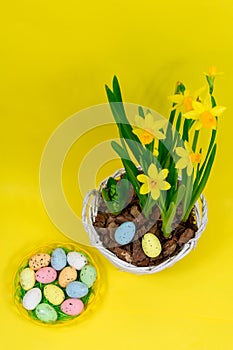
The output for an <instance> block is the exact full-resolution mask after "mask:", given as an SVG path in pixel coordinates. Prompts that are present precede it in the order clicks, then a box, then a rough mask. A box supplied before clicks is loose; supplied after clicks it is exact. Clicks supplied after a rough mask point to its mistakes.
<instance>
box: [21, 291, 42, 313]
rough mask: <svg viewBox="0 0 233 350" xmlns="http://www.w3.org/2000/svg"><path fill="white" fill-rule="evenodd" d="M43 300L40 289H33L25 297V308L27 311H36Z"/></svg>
mask: <svg viewBox="0 0 233 350" xmlns="http://www.w3.org/2000/svg"><path fill="white" fill-rule="evenodd" d="M41 299H42V293H41V290H40V288H32V289H30V290H29V291H28V292H27V293H26V294H25V295H24V297H23V301H22V303H23V307H24V308H25V309H26V310H34V309H35V308H36V307H37V305H38V304H39V303H40V302H41Z"/></svg>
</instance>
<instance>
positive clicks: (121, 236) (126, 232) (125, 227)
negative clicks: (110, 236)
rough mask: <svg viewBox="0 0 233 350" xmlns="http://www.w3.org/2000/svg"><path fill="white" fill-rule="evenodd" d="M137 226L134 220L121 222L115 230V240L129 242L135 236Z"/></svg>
mask: <svg viewBox="0 0 233 350" xmlns="http://www.w3.org/2000/svg"><path fill="white" fill-rule="evenodd" d="M135 232H136V226H135V224H134V223H133V222H132V221H127V222H124V223H123V224H121V225H120V226H119V227H118V228H117V229H116V231H115V241H116V242H117V243H118V244H120V245H125V244H128V243H129V242H131V241H132V239H133V238H134V235H135Z"/></svg>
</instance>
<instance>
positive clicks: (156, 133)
mask: <svg viewBox="0 0 233 350" xmlns="http://www.w3.org/2000/svg"><path fill="white" fill-rule="evenodd" d="M153 135H154V136H155V137H156V138H157V139H158V140H164V139H165V137H166V136H165V135H164V134H163V133H162V132H160V131H158V130H155V131H154V132H153Z"/></svg>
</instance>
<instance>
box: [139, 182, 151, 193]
mask: <svg viewBox="0 0 233 350" xmlns="http://www.w3.org/2000/svg"><path fill="white" fill-rule="evenodd" d="M148 192H149V186H148V183H144V184H143V185H142V186H141V187H140V193H141V194H147V193H148Z"/></svg>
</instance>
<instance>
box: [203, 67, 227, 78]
mask: <svg viewBox="0 0 233 350" xmlns="http://www.w3.org/2000/svg"><path fill="white" fill-rule="evenodd" d="M204 74H205V75H206V76H208V77H210V78H215V77H216V76H217V75H222V74H223V73H222V72H218V71H217V68H216V66H210V67H209V69H208V72H207V73H205V72H204Z"/></svg>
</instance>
